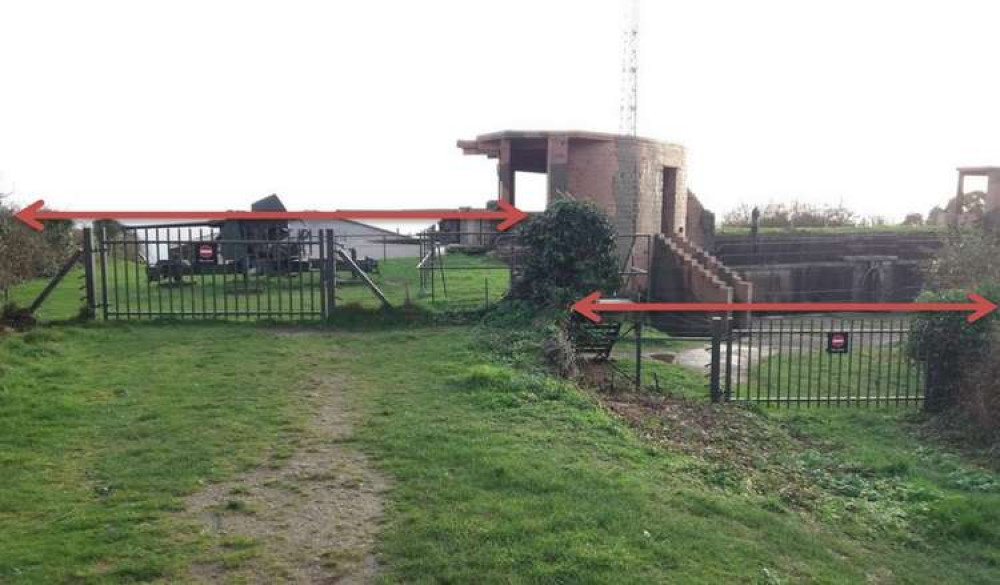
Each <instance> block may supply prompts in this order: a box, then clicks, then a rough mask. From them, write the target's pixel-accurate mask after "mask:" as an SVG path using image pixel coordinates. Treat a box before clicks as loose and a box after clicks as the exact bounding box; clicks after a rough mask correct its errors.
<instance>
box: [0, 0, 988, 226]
mask: <svg viewBox="0 0 1000 585" xmlns="http://www.w3.org/2000/svg"><path fill="white" fill-rule="evenodd" d="M621 13H622V5H621V4H620V2H619V1H618V0H504V1H503V2H497V1H495V0H491V1H485V0H454V1H436V0H425V1H420V2H416V1H412V0H399V1H379V0H365V1H355V2H329V1H328V2H296V1H288V0H282V1H280V2H278V1H274V2H252V1H247V0H240V1H238V2H222V1H207V0H200V1H195V2H189V1H178V0H173V1H170V2H156V3H154V2H144V1H137V0H130V1H122V2H109V1H100V0H89V1H87V2H52V1H44V0H25V1H10V0H0V173H2V174H3V175H2V178H0V189H9V188H10V187H11V185H12V184H13V185H14V186H16V198H17V200H18V201H20V202H22V203H25V202H28V201H30V200H33V199H36V198H44V199H45V200H46V201H47V202H48V204H49V205H50V206H51V207H53V208H65V209H74V208H75V209H102V210H103V209H113V208H130V209H178V210H179V209H189V208H190V209H234V208H245V207H246V206H247V205H248V204H249V202H250V201H251V200H253V199H255V198H257V197H259V196H263V195H267V194H269V193H272V192H276V193H279V194H280V195H281V196H282V197H283V199H284V200H285V202H286V204H287V205H288V206H289V207H290V208H294V209H303V208H310V209H316V208H325V209H333V208H403V207H444V206H448V207H451V206H459V205H481V204H482V202H483V201H484V200H486V199H491V198H494V197H495V196H496V186H495V182H496V175H495V171H494V166H493V163H492V162H491V161H487V160H486V159H484V158H482V157H463V156H462V155H461V151H460V150H459V149H458V148H456V147H455V141H456V139H459V138H472V137H474V136H475V135H477V134H481V133H485V132H491V131H496V130H501V129H569V128H572V129H585V130H599V131H615V130H616V129H617V123H618V103H619V69H620V57H621V28H622V26H621V25H622V23H621V20H622V18H621ZM641 14H642V26H641V33H640V38H641V50H640V74H639V76H640V80H639V85H640V90H639V133H640V134H642V135H645V136H649V137H652V138H656V139H660V140H664V141H669V142H677V143H681V144H683V145H685V146H686V147H687V149H688V156H689V166H690V176H689V186H690V188H691V189H692V190H693V191H694V192H695V193H697V194H698V196H699V197H701V198H702V200H703V201H704V202H705V203H706V204H707V205H708V206H709V207H710V208H714V209H715V210H716V211H725V210H726V209H728V208H731V207H733V206H735V205H736V204H737V203H739V202H748V203H766V202H767V201H769V200H791V199H799V200H802V201H810V202H818V203H822V202H831V203H836V202H837V201H839V200H843V202H844V203H846V204H847V205H849V206H851V207H853V208H855V209H857V210H859V211H861V212H863V213H865V214H882V215H886V216H889V217H893V218H901V217H902V215H903V214H905V213H907V212H910V211H920V212H926V211H927V210H928V209H929V208H930V207H932V206H934V205H936V204H940V203H943V202H944V201H945V200H946V199H947V198H948V197H950V196H951V195H952V194H953V193H954V190H955V180H956V174H955V170H954V169H955V167H956V166H960V165H979V164H996V165H1000V101H998V96H1000V75H997V68H998V67H1000V54H998V53H1000V45H998V43H997V31H998V29H997V23H998V22H1000V2H997V1H996V0H981V1H980V0H949V1H947V2H945V1H922V0H908V1H890V0H863V1H862V0H859V1H854V0H836V1H829V2H819V1H813V0H808V1H804V0H788V1H781V0H756V1H753V2H748V1H745V0H736V1H722V0H714V1H713V0H645V1H644V3H643V5H642V11H641Z"/></svg>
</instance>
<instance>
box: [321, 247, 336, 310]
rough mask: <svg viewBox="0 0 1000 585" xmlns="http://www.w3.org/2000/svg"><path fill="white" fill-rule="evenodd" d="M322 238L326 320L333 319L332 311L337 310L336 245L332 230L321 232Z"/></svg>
mask: <svg viewBox="0 0 1000 585" xmlns="http://www.w3.org/2000/svg"><path fill="white" fill-rule="evenodd" d="M323 238H324V243H325V246H324V248H325V249H326V259H325V262H324V264H325V265H326V266H325V270H324V272H325V273H326V274H325V278H324V279H323V287H324V290H326V306H325V307H324V312H325V313H326V315H325V316H326V318H327V319H329V318H330V317H333V311H334V310H335V309H336V308H337V243H336V242H335V241H334V238H333V230H323Z"/></svg>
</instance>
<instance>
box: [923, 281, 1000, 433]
mask: <svg viewBox="0 0 1000 585" xmlns="http://www.w3.org/2000/svg"><path fill="white" fill-rule="evenodd" d="M970 290H975V292H978V293H979V294H981V295H982V296H983V297H985V298H987V299H989V300H992V301H994V302H996V301H997V299H1000V285H997V284H985V285H980V286H978V287H975V288H974V289H970ZM917 300H918V301H919V302H948V303H965V302H969V301H968V298H967V291H966V290H962V289H952V290H947V291H943V292H925V293H924V294H922V295H920V297H919V298H918V299H917ZM966 317H967V314H966V313H920V314H918V315H917V316H916V317H915V318H914V320H913V323H912V325H911V333H910V346H909V352H910V354H911V356H912V357H913V358H915V359H919V360H922V361H924V362H925V363H927V364H928V370H927V388H928V394H927V400H926V403H925V404H926V407H927V409H928V410H932V411H941V410H945V409H948V408H951V407H954V406H960V405H962V404H963V403H967V402H968V400H969V399H970V398H972V397H971V396H970V395H969V392H968V391H967V390H969V389H970V387H971V386H973V385H976V384H974V383H973V382H972V380H973V378H974V377H976V376H977V374H978V372H980V370H982V369H983V368H984V367H986V365H987V364H989V363H990V362H998V361H1000V354H998V353H997V349H998V343H1000V338H998V328H1000V320H998V317H997V312H993V313H991V314H990V315H988V316H986V317H984V318H982V319H980V320H978V321H976V322H975V323H971V324H970V323H969V322H968V321H967V320H966ZM980 390H984V391H987V392H992V394H993V398H992V399H991V400H992V401H995V402H996V403H997V417H998V418H997V420H1000V385H997V384H996V383H994V385H993V388H992V389H988V388H980ZM984 398H987V397H986V396H979V397H977V398H976V401H977V402H979V403H980V404H982V403H983V399H984Z"/></svg>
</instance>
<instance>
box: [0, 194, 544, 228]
mask: <svg viewBox="0 0 1000 585" xmlns="http://www.w3.org/2000/svg"><path fill="white" fill-rule="evenodd" d="M44 204H45V203H44V202H43V201H42V200H41V199H39V200H38V201H35V202H34V203H32V204H31V205H29V206H27V207H25V208H24V209H22V210H21V211H19V212H18V213H17V214H16V216H15V217H17V219H19V220H21V221H23V222H24V223H26V224H27V225H28V226H29V227H30V228H31V229H34V230H38V231H41V230H42V229H43V227H44V226H43V225H42V223H41V222H43V221H46V220H51V219H204V220H210V219H250V220H272V221H273V220H289V219H492V220H499V221H500V224H498V225H497V230H499V231H501V232H502V231H506V230H508V229H510V228H511V227H513V226H515V225H516V224H518V223H519V222H521V221H522V220H523V219H525V218H526V217H528V214H527V213H525V212H523V211H521V210H520V209H518V208H516V207H514V206H513V205H511V204H510V203H507V202H506V201H503V200H500V201H497V205H498V206H499V207H500V211H454V210H447V209H418V210H408V211H382V210H351V211H50V210H46V209H42V206H43V205H44Z"/></svg>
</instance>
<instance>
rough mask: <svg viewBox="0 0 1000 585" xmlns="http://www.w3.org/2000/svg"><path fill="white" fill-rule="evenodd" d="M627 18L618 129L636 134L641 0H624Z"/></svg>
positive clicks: (623, 40) (623, 45)
mask: <svg viewBox="0 0 1000 585" xmlns="http://www.w3.org/2000/svg"><path fill="white" fill-rule="evenodd" d="M622 1H623V2H624V9H625V18H624V25H625V26H624V32H623V35H622V70H621V83H622V87H621V104H620V105H619V111H618V131H619V132H620V133H621V134H627V135H629V136H635V135H636V121H637V116H638V106H639V0H622Z"/></svg>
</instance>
